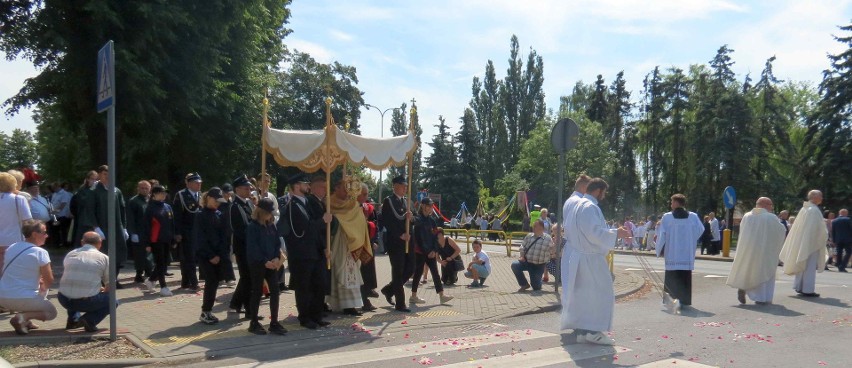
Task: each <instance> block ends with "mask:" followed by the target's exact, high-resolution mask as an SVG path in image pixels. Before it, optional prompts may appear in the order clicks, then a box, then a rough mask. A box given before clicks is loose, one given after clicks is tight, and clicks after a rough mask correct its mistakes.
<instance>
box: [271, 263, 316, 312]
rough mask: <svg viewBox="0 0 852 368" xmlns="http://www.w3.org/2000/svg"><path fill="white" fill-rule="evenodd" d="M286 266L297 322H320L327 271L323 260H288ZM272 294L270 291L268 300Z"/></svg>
mask: <svg viewBox="0 0 852 368" xmlns="http://www.w3.org/2000/svg"><path fill="white" fill-rule="evenodd" d="M288 264H289V266H290V284H291V285H292V287H293V291H294V292H295V294H296V310H297V311H298V312H299V317H298V318H299V322H301V323H306V322H310V321H313V322H319V321H322V311H323V309H325V308H323V306H324V305H325V273H326V271H327V269H328V267H327V266H326V262H325V259H324V258H322V259H318V260H314V259H290V260H289V263H288ZM271 287H272V286H271V285H270V288H271ZM276 289H277V284H276ZM272 294H273V293H272V291H270V298H271V297H272ZM275 294H277V293H275Z"/></svg>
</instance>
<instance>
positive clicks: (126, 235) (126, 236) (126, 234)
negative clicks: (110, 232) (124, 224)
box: [124, 229, 130, 241]
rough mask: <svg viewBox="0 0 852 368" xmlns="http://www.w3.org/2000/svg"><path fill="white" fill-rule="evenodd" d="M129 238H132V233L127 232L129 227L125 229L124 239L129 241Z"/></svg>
mask: <svg viewBox="0 0 852 368" xmlns="http://www.w3.org/2000/svg"><path fill="white" fill-rule="evenodd" d="M128 238H130V234H128V233H127V229H124V241H127V239H128Z"/></svg>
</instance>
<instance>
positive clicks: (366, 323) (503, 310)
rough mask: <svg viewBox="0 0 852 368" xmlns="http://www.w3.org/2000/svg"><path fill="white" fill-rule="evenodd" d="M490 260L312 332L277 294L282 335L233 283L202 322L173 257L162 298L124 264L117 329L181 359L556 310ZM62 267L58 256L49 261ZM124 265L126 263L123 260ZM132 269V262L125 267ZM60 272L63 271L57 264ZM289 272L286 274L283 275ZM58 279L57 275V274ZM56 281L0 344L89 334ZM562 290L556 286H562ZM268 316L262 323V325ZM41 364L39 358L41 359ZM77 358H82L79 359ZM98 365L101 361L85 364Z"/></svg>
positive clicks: (619, 277) (631, 279)
mask: <svg viewBox="0 0 852 368" xmlns="http://www.w3.org/2000/svg"><path fill="white" fill-rule="evenodd" d="M488 253H489V256H490V257H491V261H492V273H491V276H490V277H488V280H487V281H486V282H485V287H482V288H475V289H471V288H468V287H466V286H462V285H467V284H468V283H469V282H468V281H469V280H467V279H465V278H464V277H463V275H462V274H461V273H459V285H455V286H447V287H445V289H446V290H445V293H446V294H448V295H452V296H455V299H453V300H452V301H450V302H449V303H447V304H445V305H439V304H438V295H437V293H435V291H434V286H433V284H432V282H431V279H430V282H429V283H428V284H425V285H421V287H420V290H419V292H418V296H419V297H421V298H423V299H425V300H426V303H424V304H417V305H411V306H410V308H411V309H412V312H411V313H399V312H396V311H394V310H393V307H391V306H389V305H388V303H387V302H386V301H385V299H384V297H380V298H378V299H372V302H373V304H374V305H376V306H377V307H379V309H378V310H376V311H375V312H373V313H365V314H364V316H362V317H357V318H356V317H348V316H343V315H341V314H338V313H332V314H331V315H329V317H328V318H327V320H328V321H329V322H331V323H332V325H331V326H330V328H329V329H319V330H316V331H312V330H307V329H304V328H302V327H301V326H299V325H298V322H297V320H296V318H295V315H296V314H297V312H296V308H295V297H294V294H293V292H292V291H287V292H284V293H283V294H281V302H280V309H279V310H280V313H279V318H280V319H281V320H282V323H283V324H284V326H285V327H286V328H287V329H288V330H289V331H290V332H289V333H288V334H287V335H286V336H283V337H279V336H275V337H271V336H255V335H252V334H250V333H248V331H247V329H248V321H246V320H241V319H238V318H237V316H236V315H234V314H228V313H227V305H228V302H229V301H230V299H231V294H232V293H233V289H232V288H220V289H219V292H218V295H217V298H216V305H215V306H214V308H213V312H214V314H215V315H216V316H217V317H219V318H220V320H221V321H220V322H219V323H218V324H216V325H213V326H208V325H204V324H202V323H200V322H199V321H198V316H199V314H200V312H201V292H198V293H189V292H185V291H183V290H177V287H178V286H179V284H180V277H179V272H180V270H179V268H178V267H177V266H176V263H175V264H174V265H173V266H172V267H170V268H169V270H170V272H173V273H175V276H173V277H171V278H168V279H167V281H168V282H169V286H170V287H171V288H172V290H173V291H174V292H175V295H174V296H172V297H165V298H164V297H160V296H159V294H150V293H143V292H142V289H140V287H139V285H137V284H131V282H132V279H133V277H132V276H133V271H132V270H128V269H127V268H125V269H124V272H122V273H121V274H120V277H119V280H120V282H121V283H122V284H125V285H127V288H125V289H123V290H118V298H119V301H120V303H121V305H120V306H119V308H118V315H117V317H118V329H119V331H118V332H119V333H120V334H125V335H127V336H128V337H129V338H130V339H131V340H133V341H136V342H137V344H139V345H140V347H142V348H143V349H144V350H146V351H148V352H149V353H150V354H151V355H152V356H153V357H154V358H159V359H163V358H165V359H167V360H170V361H180V360H184V359H198V358H203V357H205V356H212V355H217V356H218V355H222V354H234V353H235V351H234V349H240V348H245V347H249V346H256V345H263V344H267V343H269V342H270V339H276V342H286V341H298V340H306V339H315V338H318V337H328V336H336V335H340V338H347V339H351V338H352V337H349V336H347V335H348V334H347V332H349V331H351V330H352V325H353V324H354V323H358V324H359V325H360V326H363V328H364V329H365V330H368V331H369V332H368V333H369V335H366V334H365V335H366V336H368V337H369V336H377V335H379V334H387V333H390V332H398V331H405V330H411V329H414V328H418V327H426V326H429V327H434V326H454V325H470V324H476V323H485V322H492V321H493V322H499V320H500V319H502V318H508V317H512V316H516V315H521V314H530V313H539V312H542V311H549V310H556V309H558V308H559V294H557V293H556V292H554V286H555V285H554V280H555V278H554V277H552V276H551V277H550V280H551V281H550V282H549V283H547V284H545V285H544V287H543V289H542V290H541V291H536V292H524V293H518V292H517V289H518V285H517V281H516V280H515V277H514V275H513V274H512V271H511V269H510V264H511V262H512V261H514V260H515V257H512V258H509V257H506V255H505V252H502V253H501V252H500V251H499V250H494V251H492V250H490V249H489V250H488ZM462 257H463V259H464V260H465V262H468V261H469V260H470V259H471V257H472V256H471V255H465V254H463V255H462ZM52 261H53V263H54V264H55V265H56V264H59V265H60V267H61V262H62V260H61V259H54V260H52ZM376 262H377V263H376V271H377V274H378V280H379V287H381V286H382V285H384V284H386V283H388V282H389V281H390V263H389V261H388V259H387V256H384V255H379V256H378V257H377V258H376ZM128 266H130V263H128ZM131 268H132V266H131ZM58 272H61V269H60V270H58ZM614 274H615V280H614V288H615V294H616V297H617V298H618V297H623V296H626V295H629V294H631V293H633V292H635V291H637V290H639V289H640V288H641V287H642V286H643V285H644V284H645V280H644V278H643V277H642V275H641V273H633V272H628V271H624V270H619V269H616V270H615V272H614ZM289 277H290V275H289V273H288V274H287V278H288V280H289ZM56 279H57V280H59V279H60V275H56ZM57 284H58V281H57V283H56V284H54V285H53V289H52V290H51V292H50V296H49V298H50V300H51V301H52V302H53V303H54V304H55V305H56V307H57V310H58V311H59V316H58V317H57V318H56V319H55V320H53V321H48V322H45V323H41V325H42V328H41V329H39V330H35V331H32V332H30V334H29V335H27V336H17V335H15V333H14V331H12V330H11V327H9V323H8V319H9V318H10V317H11V315H9V314H5V315H2V316H0V326H2V328H3V331H2V332H0V338H2V339H3V341H4V342H3V344H18V343H23V344H29V343H35V342H43V341H39V340H40V337H48V336H51V337H57V338H62V337H81V336H87V335H89V334H86V333H84V332H82V331H79V330H78V331H79V332H66V331H64V330H63V327H64V326H65V317H66V315H65V311H64V309H63V308H62V307H61V306H60V305H59V302H58V301H57V300H56V292H57V291H56V290H57V289H58V285H57ZM560 291H561V288H560ZM408 296H410V285H406V297H408ZM260 314H261V315H264V316H268V315H269V307H268V306H267V302H266V301H262V302H261V308H260ZM268 323H269V319H268V317H267V319H266V320H265V321H264V325H266V324H268ZM99 327H100V328H102V329H103V330H102V331H101V334H106V335H108V334H109V330H108V329H109V319H106V320H104V321H103V322H102V323H101V324H100V325H99ZM42 363H43V362H42ZM75 363H83V362H80V361H77V362H75ZM87 363H92V364H95V363H100V364H104V363H106V361H98V362H87Z"/></svg>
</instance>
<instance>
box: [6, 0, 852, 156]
mask: <svg viewBox="0 0 852 368" xmlns="http://www.w3.org/2000/svg"><path fill="white" fill-rule="evenodd" d="M290 9H291V18H290V23H289V24H288V27H289V28H290V29H292V30H293V33H292V34H290V35H289V36H288V37H287V38H285V39H284V43H285V44H286V45H287V47H288V48H290V49H297V50H299V51H301V52H307V53H309V54H311V55H312V56H313V57H314V58H315V59H317V60H318V61H320V62H323V63H331V62H334V61H338V62H340V63H342V64H345V65H351V66H354V67H355V68H356V69H357V76H358V79H359V83H358V88H359V89H360V90H361V91H362V92H363V93H364V101H365V102H366V103H368V104H371V105H375V106H378V107H380V108H382V109H386V108H390V107H398V106H399V105H400V104H401V103H403V102H408V103H409V105H410V101H411V99H412V98H414V99H416V101H417V106H418V113H419V117H420V123H421V125H422V126H423V130H424V136H423V141H424V142H428V141H431V137H432V135H434V134H435V133H437V129H436V128H435V127H434V125H435V124H437V122H438V116H439V115H443V116H444V118H445V119H446V120H447V122H448V123H449V124H450V127H451V131H452V132H456V131H457V130H458V128H459V125H460V124H459V119H460V117H461V116H462V114H463V112H464V108H465V107H467V106H468V103H469V101H470V98H471V82H472V79H473V77H474V76H480V77H482V75H484V73H485V64H486V62H487V61H488V60H489V59H490V60H493V61H494V64H495V68H496V71H497V77H498V78H503V77H504V76H505V74H506V69H507V68H508V59H509V40H510V38H511V36H512V35H513V34H514V35H517V36H518V39H519V42H520V50H521V56H522V59H523V60H524V61H526V56H527V54H528V53H529V50H530V48H532V49H534V50H536V51H537V53H538V54H539V55H540V56H541V57H542V58H543V61H544V92H545V95H546V98H545V102H546V104H547V108H548V109H553V110H558V107H559V97H560V96H564V95H568V94H570V93H571V89H572V87H573V86H574V84H575V83H576V82H577V81H578V80H582V81H584V82H586V83H591V82H593V81H594V80H595V79H596V76H597V75H598V74H602V75H603V77H604V79H605V80H606V82H607V84H609V83H610V82H611V81H612V80H613V79H614V78H615V75H616V74H617V73H618V72H619V71H622V70H623V71H624V73H625V78H626V80H627V83H628V88H629V89H630V90H631V91H632V99H633V100H634V101H638V99H639V97H640V96H639V94H640V93H641V90H642V79H643V78H644V77H645V75H646V74H648V73H649V72H651V71H652V70H653V69H654V67H655V66H660V67H661V68H663V69H665V68H668V67H670V66H677V67H681V68H684V69H686V68H687V67H688V66H689V65H690V64H706V63H707V62H708V61H709V60H710V59H712V58H713V56H714V55H715V54H716V51H717V50H718V49H719V47H720V46H722V45H725V44H727V45H728V46H729V48H731V49H733V50H734V53H733V55H732V57H733V61H734V62H735V65H734V66H733V69H734V71H735V72H737V74H738V75H737V78H738V79H740V80H742V79H743V78H744V76H745V74H746V73H751V74H752V77H753V78H754V79H757V78H759V74H760V71H761V70H762V69H763V67H764V64H765V62H766V59H768V58H769V57H771V56H776V57H777V60H776V61H775V63H774V71H775V74H776V76H777V77H779V78H780V79H782V80H788V81H810V82H812V84H813V85H816V84H818V83H819V81H820V79H821V77H822V71H823V70H825V69H827V68H828V67H829V62H828V60H827V58H826V55H827V54H829V53H831V54H837V53H839V52H842V51H843V50H844V45H843V44H841V43H839V42H836V41H835V40H834V39H833V38H832V35H841V34H840V33H839V30H838V28H837V26H839V25H847V24H849V23H850V19H852V0H833V1H801V0H799V1H724V0H694V1H692V0H676V1H664V0H591V1H585V0H541V1H536V0H527V1H518V0H514V1H512V0H466V1H452V0H432V1H422V0H411V1H396V2H390V1H366V0H364V1H359V0H350V1H345V2H342V1H331V0H310V1H308V0H293V3H292V5H291V6H290ZM3 56H4V58H3V60H0V100H2V101H5V100H6V99H8V98H9V97H11V96H13V95H14V94H15V93H16V92H17V91H18V90H19V89H20V88H21V86H22V83H23V81H24V80H25V79H26V78H28V77H32V76H34V75H36V74H37V73H38V71H37V70H35V69H34V68H33V67H32V66H31V65H30V64H29V63H28V62H27V61H26V60H13V61H9V60H7V58H6V57H7V56H8V55H3ZM93 60H94V57H93ZM92 67H93V68H94V67H95V65H94V61H93V65H92ZM92 83H94V81H92ZM93 99H94V98H93ZM271 103H273V104H274V103H275V101H271ZM93 104H94V101H93ZM118 120H119V123H120V117H118ZM360 123H361V131H362V134H363V135H365V136H380V135H381V134H382V133H383V134H386V135H390V114H389V113H388V114H385V121H384V131H383V132H382V129H381V128H380V127H381V126H382V124H381V119H380V115H379V113H378V112H377V111H376V110H367V109H366V108H362V113H361V119H360ZM15 128H22V129H27V130H35V125H34V124H33V122H32V117H31V112H29V111H24V112H22V113H20V114H18V115H16V116H12V117H9V116H8V115H4V116H3V117H0V131H5V132H10V131H11V130H12V129H15ZM424 151H425V152H424V155H426V154H428V153H429V148H428V146H426V145H425V144H424Z"/></svg>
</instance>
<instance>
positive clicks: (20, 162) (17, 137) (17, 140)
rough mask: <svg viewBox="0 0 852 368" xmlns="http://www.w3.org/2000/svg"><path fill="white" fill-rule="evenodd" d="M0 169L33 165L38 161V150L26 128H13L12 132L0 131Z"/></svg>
mask: <svg viewBox="0 0 852 368" xmlns="http://www.w3.org/2000/svg"><path fill="white" fill-rule="evenodd" d="M0 138H2V139H0V140H2V141H0V169H2V170H3V171H5V170H9V169H18V168H20V167H30V166H35V164H36V163H37V162H38V161H39V154H38V153H39V150H38V146H37V145H36V142H35V139H34V137H33V134H32V133H30V132H29V131H27V130H23V129H15V130H12V134H10V135H6V133H4V132H2V131H0Z"/></svg>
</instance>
